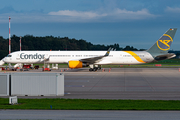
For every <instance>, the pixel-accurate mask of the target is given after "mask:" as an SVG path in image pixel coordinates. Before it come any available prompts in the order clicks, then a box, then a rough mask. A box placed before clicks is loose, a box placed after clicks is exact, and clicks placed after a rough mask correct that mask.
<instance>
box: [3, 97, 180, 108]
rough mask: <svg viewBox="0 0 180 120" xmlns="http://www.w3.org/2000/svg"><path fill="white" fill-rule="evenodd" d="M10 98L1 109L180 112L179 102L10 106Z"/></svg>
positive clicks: (68, 101) (23, 103) (57, 101)
mask: <svg viewBox="0 0 180 120" xmlns="http://www.w3.org/2000/svg"><path fill="white" fill-rule="evenodd" d="M8 102H9V99H8V98H0V109H41V110H48V109H53V110H180V101H178V100H93V99H58V98H57V99H20V98H19V99H18V103H19V104H17V105H9V103H8Z"/></svg>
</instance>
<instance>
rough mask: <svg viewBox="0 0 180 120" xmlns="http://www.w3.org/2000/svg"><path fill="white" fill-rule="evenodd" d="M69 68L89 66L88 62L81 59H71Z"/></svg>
mask: <svg viewBox="0 0 180 120" xmlns="http://www.w3.org/2000/svg"><path fill="white" fill-rule="evenodd" d="M68 65H69V68H82V67H88V66H89V65H87V64H86V63H83V62H81V61H72V60H71V61H69V62H68Z"/></svg>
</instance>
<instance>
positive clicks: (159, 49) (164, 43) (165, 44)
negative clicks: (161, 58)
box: [147, 28, 177, 54]
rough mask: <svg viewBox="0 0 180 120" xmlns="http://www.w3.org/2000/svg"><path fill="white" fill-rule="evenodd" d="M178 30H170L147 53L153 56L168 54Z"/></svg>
mask: <svg viewBox="0 0 180 120" xmlns="http://www.w3.org/2000/svg"><path fill="white" fill-rule="evenodd" d="M176 30H177V28H170V29H169V30H168V31H167V32H166V33H165V34H163V36H161V37H160V38H159V40H158V41H157V42H156V43H155V44H154V45H153V46H152V47H151V48H150V49H149V50H147V52H149V53H151V54H166V53H168V50H169V49H170V46H171V43H172V42H173V38H174V35H175V33H176Z"/></svg>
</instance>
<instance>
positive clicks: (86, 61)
mask: <svg viewBox="0 0 180 120" xmlns="http://www.w3.org/2000/svg"><path fill="white" fill-rule="evenodd" d="M111 50H112V49H111V48H109V49H108V50H107V52H106V54H105V55H103V56H98V57H91V58H85V59H80V61H82V62H83V63H89V64H94V63H96V62H98V61H100V60H101V59H102V58H104V57H107V56H109V53H110V51H111Z"/></svg>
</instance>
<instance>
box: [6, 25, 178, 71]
mask: <svg viewBox="0 0 180 120" xmlns="http://www.w3.org/2000/svg"><path fill="white" fill-rule="evenodd" d="M176 30H177V28H170V29H168V31H167V32H165V34H163V35H162V36H161V37H160V38H159V39H158V40H157V42H156V43H155V44H154V45H153V46H152V47H151V48H150V49H148V50H146V51H111V49H108V50H107V51H17V52H12V53H10V54H9V55H8V56H7V57H5V58H4V59H3V61H4V62H6V63H26V64H34V63H44V62H45V63H68V66H69V68H82V67H88V66H90V69H89V71H96V70H97V69H98V68H100V66H101V65H105V64H109V65H112V64H115V65H123V64H143V63H151V62H155V61H160V60H165V59H170V58H173V57H175V56H176V55H175V54H173V53H168V50H169V49H170V46H171V43H172V42H173V38H174V35H175V33H176ZM146 42H147V41H146Z"/></svg>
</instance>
